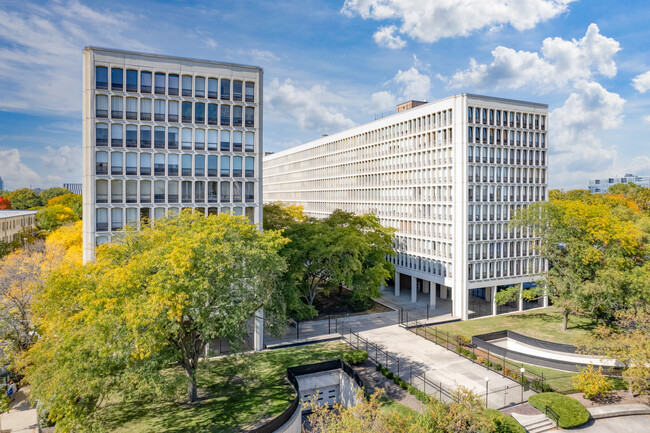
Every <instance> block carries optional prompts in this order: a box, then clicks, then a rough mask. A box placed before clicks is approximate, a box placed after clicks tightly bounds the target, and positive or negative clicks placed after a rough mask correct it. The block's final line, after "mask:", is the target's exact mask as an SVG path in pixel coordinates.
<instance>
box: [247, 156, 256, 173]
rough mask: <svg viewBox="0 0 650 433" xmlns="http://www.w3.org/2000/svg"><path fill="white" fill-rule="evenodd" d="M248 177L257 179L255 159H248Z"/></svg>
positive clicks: (249, 157)
mask: <svg viewBox="0 0 650 433" xmlns="http://www.w3.org/2000/svg"><path fill="white" fill-rule="evenodd" d="M246 177H255V158H253V157H252V156H247V157H246Z"/></svg>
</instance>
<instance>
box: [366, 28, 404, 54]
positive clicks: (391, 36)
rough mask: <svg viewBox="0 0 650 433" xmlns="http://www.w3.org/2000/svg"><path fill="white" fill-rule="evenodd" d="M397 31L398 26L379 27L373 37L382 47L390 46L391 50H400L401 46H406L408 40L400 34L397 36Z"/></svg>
mask: <svg viewBox="0 0 650 433" xmlns="http://www.w3.org/2000/svg"><path fill="white" fill-rule="evenodd" d="M396 31H397V27H395V26H385V27H379V30H377V31H376V32H375V34H374V35H373V36H372V37H373V38H374V39H375V42H376V43H377V45H379V46H380V47H386V48H390V49H391V50H399V49H400V48H404V47H405V46H406V41H405V40H404V39H402V38H401V37H400V36H399V35H397V36H396V35H395V32H396Z"/></svg>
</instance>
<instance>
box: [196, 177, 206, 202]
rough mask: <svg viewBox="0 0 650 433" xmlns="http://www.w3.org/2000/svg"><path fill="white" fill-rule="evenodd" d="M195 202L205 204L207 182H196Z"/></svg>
mask: <svg viewBox="0 0 650 433" xmlns="http://www.w3.org/2000/svg"><path fill="white" fill-rule="evenodd" d="M194 202H197V203H203V202H205V182H194Z"/></svg>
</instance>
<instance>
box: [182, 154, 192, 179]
mask: <svg viewBox="0 0 650 433" xmlns="http://www.w3.org/2000/svg"><path fill="white" fill-rule="evenodd" d="M181 170H182V173H181V174H182V175H183V176H191V175H192V155H183V156H182V157H181Z"/></svg>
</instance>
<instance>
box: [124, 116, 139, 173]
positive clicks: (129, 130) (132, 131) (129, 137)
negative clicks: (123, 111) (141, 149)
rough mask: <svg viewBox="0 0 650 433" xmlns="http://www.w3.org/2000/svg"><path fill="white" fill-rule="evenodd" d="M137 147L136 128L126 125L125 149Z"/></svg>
mask: <svg viewBox="0 0 650 433" xmlns="http://www.w3.org/2000/svg"><path fill="white" fill-rule="evenodd" d="M137 146H138V127H137V126H135V125H126V147H137ZM134 174H135V173H134Z"/></svg>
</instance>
